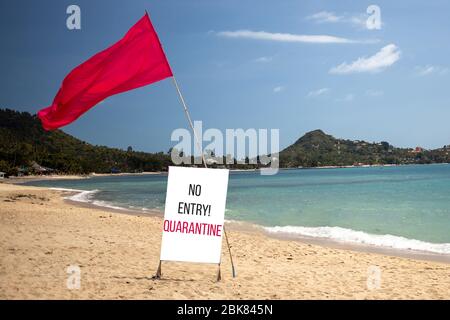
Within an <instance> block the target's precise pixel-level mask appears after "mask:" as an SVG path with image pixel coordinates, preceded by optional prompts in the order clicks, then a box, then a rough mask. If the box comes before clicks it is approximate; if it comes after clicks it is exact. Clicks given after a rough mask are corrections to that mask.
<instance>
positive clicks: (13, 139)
mask: <svg viewBox="0 0 450 320" xmlns="http://www.w3.org/2000/svg"><path fill="white" fill-rule="evenodd" d="M170 163H171V161H170V156H169V155H167V154H164V153H162V152H160V153H155V154H153V153H144V152H134V151H124V150H120V149H115V148H108V147H105V146H94V145H91V144H89V143H86V142H84V141H81V140H79V139H76V138H74V137H73V136H71V135H69V134H67V133H64V132H63V131H61V130H55V131H45V130H44V129H42V126H41V123H40V120H39V119H38V118H37V117H36V116H35V115H31V114H29V113H28V112H17V111H14V110H9V109H0V171H3V172H6V173H7V174H8V175H12V174H16V173H17V170H18V169H19V170H20V169H21V168H22V169H23V170H24V171H31V172H29V173H33V172H32V171H35V170H39V166H37V165H36V164H39V165H40V166H43V167H48V168H51V169H54V170H56V171H57V172H61V173H73V174H85V173H90V172H97V173H108V172H111V171H115V172H118V171H122V172H141V171H162V170H167V166H168V165H169V164H170ZM33 164H34V166H33ZM33 167H34V168H33ZM25 173H26V172H25Z"/></svg>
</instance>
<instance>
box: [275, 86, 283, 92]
mask: <svg viewBox="0 0 450 320" xmlns="http://www.w3.org/2000/svg"><path fill="white" fill-rule="evenodd" d="M281 91H284V87H283V86H278V87H275V88H273V92H274V93H279V92H281Z"/></svg>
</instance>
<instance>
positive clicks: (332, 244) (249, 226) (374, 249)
mask: <svg viewBox="0 0 450 320" xmlns="http://www.w3.org/2000/svg"><path fill="white" fill-rule="evenodd" d="M53 190H56V191H61V192H62V193H64V192H67V193H68V194H70V195H69V196H68V197H64V196H63V195H61V197H62V198H63V199H64V201H65V202H67V203H69V204H72V205H74V206H79V207H83V208H94V209H95V208H97V209H103V210H106V211H111V212H115V213H120V214H128V215H133V216H147V215H148V216H153V217H158V218H160V219H163V218H164V212H163V211H161V210H158V209H146V210H138V209H131V208H122V207H113V206H108V205H98V204H94V203H92V202H83V201H77V200H72V199H70V196H71V195H76V194H77V193H76V191H69V190H58V189H53ZM225 223H226V224H227V229H230V230H233V231H241V232H250V233H252V232H257V233H260V234H262V235H264V236H266V237H269V238H273V239H279V240H284V241H297V242H300V243H303V244H314V245H318V246H322V247H326V248H334V249H342V250H349V251H358V252H365V253H375V254H382V255H387V256H393V257H402V258H408V259H415V260H424V261H434V262H441V263H448V264H450V254H445V253H435V252H429V251H421V250H414V249H397V248H392V247H388V246H376V245H372V244H363V243H351V242H345V241H340V240H336V239H328V238H323V237H312V236H306V235H301V234H290V233H273V232H269V231H268V230H266V229H264V226H262V225H259V224H256V223H251V222H247V221H237V220H227V219H225ZM409 240H414V239H409Z"/></svg>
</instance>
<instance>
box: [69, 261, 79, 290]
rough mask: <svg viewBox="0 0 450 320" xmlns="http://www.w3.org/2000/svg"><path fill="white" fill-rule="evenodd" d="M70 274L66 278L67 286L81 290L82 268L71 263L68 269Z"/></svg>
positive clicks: (70, 288)
mask: <svg viewBox="0 0 450 320" xmlns="http://www.w3.org/2000/svg"><path fill="white" fill-rule="evenodd" d="M66 273H67V274H68V275H69V276H68V277H67V280H66V286H67V289H69V290H79V289H80V288H81V268H80V267H79V266H78V265H70V266H68V267H67V269H66Z"/></svg>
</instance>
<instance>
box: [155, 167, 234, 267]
mask: <svg viewBox="0 0 450 320" xmlns="http://www.w3.org/2000/svg"><path fill="white" fill-rule="evenodd" d="M227 188H228V170H227V169H206V168H204V169H203V168H185V167H169V178H168V181H167V195H166V206H165V210H164V224H163V235H162V243H161V258H160V259H161V260H162V261H188V262H203V263H220V256H221V249H222V235H223V232H224V231H223V224H224V216H225V203H226V198H227Z"/></svg>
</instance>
